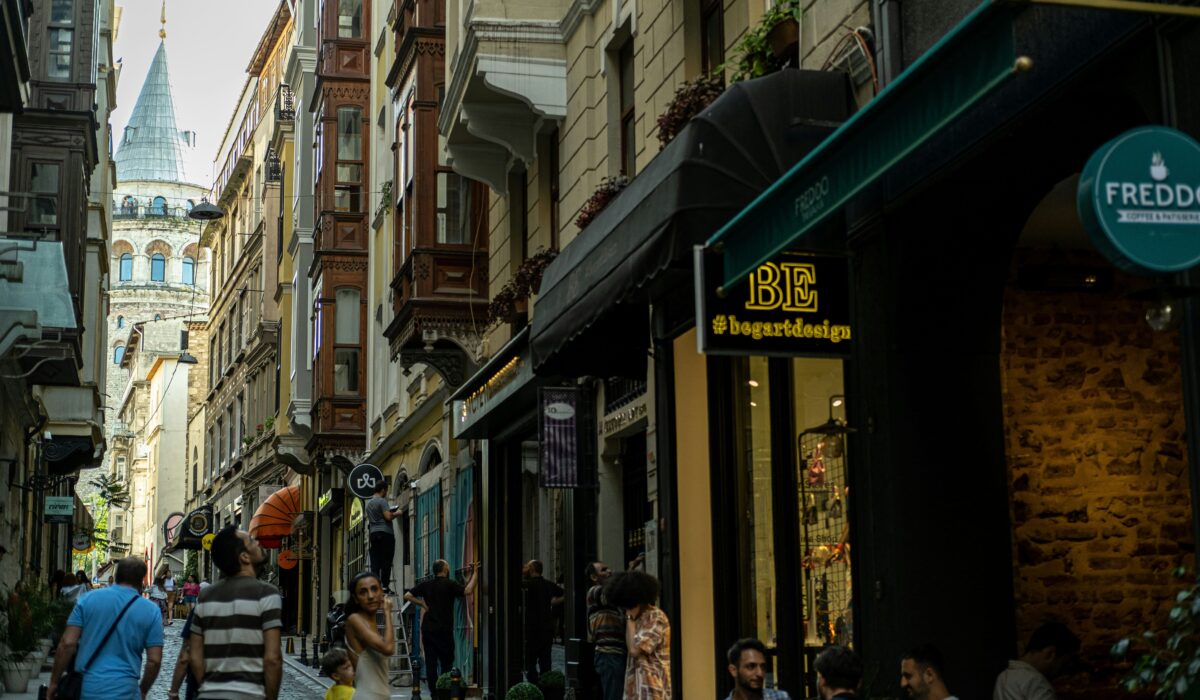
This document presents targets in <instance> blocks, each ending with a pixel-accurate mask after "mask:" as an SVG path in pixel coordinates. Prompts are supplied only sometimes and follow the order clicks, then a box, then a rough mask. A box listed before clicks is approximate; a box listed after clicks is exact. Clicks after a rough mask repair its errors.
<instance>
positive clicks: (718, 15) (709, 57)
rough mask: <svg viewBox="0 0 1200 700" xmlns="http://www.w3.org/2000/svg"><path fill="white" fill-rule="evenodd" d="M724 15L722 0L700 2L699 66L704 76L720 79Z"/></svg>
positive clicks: (723, 46)
mask: <svg viewBox="0 0 1200 700" xmlns="http://www.w3.org/2000/svg"><path fill="white" fill-rule="evenodd" d="M724 24H725V14H724V11H723V9H722V0H700V64H701V66H700V67H701V69H702V70H703V73H704V75H706V76H713V77H718V78H720V77H722V76H723V74H722V71H721V65H722V64H723V63H725V27H724Z"/></svg>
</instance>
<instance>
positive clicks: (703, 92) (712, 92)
mask: <svg viewBox="0 0 1200 700" xmlns="http://www.w3.org/2000/svg"><path fill="white" fill-rule="evenodd" d="M724 91H725V86H724V85H722V84H721V80H720V79H719V78H716V77H714V76H706V75H702V76H700V77H699V78H696V79H695V80H692V81H685V82H684V83H683V85H680V86H679V88H677V89H676V90H675V97H673V98H671V103H670V104H669V105H667V109H666V111H665V112H663V113H662V114H660V115H658V120H657V122H656V123H657V124H658V143H659V148H660V149H661V148H666V146H667V144H668V143H671V141H672V140H673V139H674V138H675V137H676V136H677V135H678V134H679V132H680V131H683V127H684V126H685V125H687V123H688V121H689V120H690V119H691V118H692V117H694V116H696V115H697V114H699V113H700V112H702V111H704V108H705V107H707V106H709V105H710V104H712V103H713V100H715V99H717V98H718V97H720V96H721V93H722V92H724Z"/></svg>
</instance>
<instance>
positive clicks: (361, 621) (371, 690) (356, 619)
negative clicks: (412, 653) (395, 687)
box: [346, 571, 396, 700]
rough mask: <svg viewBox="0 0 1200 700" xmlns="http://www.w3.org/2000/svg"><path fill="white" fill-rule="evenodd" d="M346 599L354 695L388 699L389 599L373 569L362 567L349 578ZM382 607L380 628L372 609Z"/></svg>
mask: <svg viewBox="0 0 1200 700" xmlns="http://www.w3.org/2000/svg"><path fill="white" fill-rule="evenodd" d="M350 593H351V598H350V603H349V604H348V605H347V606H346V612H347V613H348V615H347V617H346V646H348V647H349V648H350V652H351V656H352V657H354V658H355V659H356V662H355V664H354V678H356V679H357V681H356V682H355V688H354V696H355V697H356V698H359V700H388V699H389V698H391V697H392V689H391V685H390V684H389V683H388V658H389V657H391V655H392V654H394V653H396V634H395V630H394V629H393V623H392V601H391V599H389V598H388V597H387V596H386V595H385V594H384V592H383V584H381V583H380V582H379V577H378V576H376V575H375V572H373V571H364V572H363V573H361V574H359V575H357V576H355V577H354V578H353V579H352V580H351V581H350ZM381 610H382V611H383V632H382V633H380V632H379V628H378V627H377V626H376V615H375V613H377V612H379V611H381Z"/></svg>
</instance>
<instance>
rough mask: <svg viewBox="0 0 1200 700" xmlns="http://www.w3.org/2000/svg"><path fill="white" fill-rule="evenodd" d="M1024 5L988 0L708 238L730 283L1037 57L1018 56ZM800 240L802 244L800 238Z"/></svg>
mask: <svg viewBox="0 0 1200 700" xmlns="http://www.w3.org/2000/svg"><path fill="white" fill-rule="evenodd" d="M1018 12H1020V8H1019V7H1016V6H1014V5H1013V4H1009V3H1005V2H1002V1H1001V0H985V2H984V4H983V5H981V6H980V7H978V8H977V9H976V10H975V11H973V12H972V13H971V14H969V15H967V17H966V18H965V19H963V21H962V22H960V23H959V24H958V26H957V27H955V28H954V29H953V30H952V31H951V32H950V33H948V34H946V36H944V37H942V39H941V40H940V41H939V42H938V43H937V44H935V45H934V46H933V47H932V48H930V49H929V50H928V51H927V52H925V54H924V55H923V56H922V57H921V58H920V59H918V60H917V61H916V62H914V63H913V64H912V65H911V66H909V67H908V69H907V70H905V71H904V72H903V73H902V74H900V76H899V77H897V78H896V80H894V81H893V82H892V83H891V84H890V85H888V86H887V88H885V89H884V90H883V91H882V92H880V93H879V95H877V96H876V97H875V99H874V100H872V101H871V102H870V103H869V104H868V105H867V106H866V107H865V108H863V109H862V110H861V111H859V112H858V113H857V114H855V115H854V117H853V118H851V119H850V120H849V121H847V122H846V123H845V124H843V125H842V126H841V128H839V129H838V130H837V131H835V132H834V133H833V134H831V135H830V136H829V138H827V139H825V141H824V142H823V143H822V144H821V145H820V146H818V147H817V148H816V149H815V150H813V151H812V152H811V153H809V155H808V156H807V157H806V158H804V159H803V160H802V161H800V162H799V163H797V164H796V166H795V167H793V168H792V169H791V170H789V171H788V172H787V173H785V174H784V175H783V177H781V178H780V179H779V180H778V181H777V182H776V183H775V184H774V185H772V186H771V187H770V188H768V189H767V190H766V191H765V192H763V193H762V194H761V195H759V196H758V198H756V199H755V200H754V201H753V202H751V203H750V204H749V206H747V207H746V208H745V209H743V210H742V211H741V212H740V213H739V214H738V215H737V216H735V217H734V218H733V219H731V220H730V221H729V223H727V224H726V225H725V226H724V227H723V228H722V229H721V230H720V231H717V233H716V234H714V235H713V236H712V238H710V239H709V240H708V242H707V244H706V245H707V247H709V248H712V249H714V251H715V252H719V253H721V257H722V260H721V263H722V275H721V284H722V286H724V287H731V286H733V285H735V284H737V283H739V282H741V281H743V280H745V279H746V278H747V276H748V275H749V274H750V273H751V272H752V271H753V270H754V269H755V268H757V267H758V266H759V265H761V264H763V263H764V262H766V261H768V260H770V259H771V258H774V257H775V256H776V255H777V254H779V253H780V252H782V251H784V250H785V249H789V248H793V247H803V246H802V239H803V237H804V235H805V234H806V233H808V232H810V231H812V230H813V229H815V228H816V227H817V226H819V225H820V224H821V222H823V221H825V220H826V219H827V218H829V216H830V215H832V214H833V213H835V212H837V211H839V210H840V209H841V207H842V206H843V205H845V204H846V203H847V202H848V201H849V200H850V199H851V198H852V197H854V196H855V195H856V194H858V193H859V192H861V191H862V190H863V189H864V188H866V187H868V186H869V185H871V183H873V182H875V181H876V180H878V179H879V178H880V177H881V176H882V175H884V174H885V173H887V171H888V170H889V169H890V168H892V167H893V166H895V165H896V164H897V163H899V162H900V161H901V160H903V159H904V158H905V157H906V156H908V155H909V154H911V153H912V152H913V151H915V150H916V149H917V148H919V147H920V146H921V145H922V144H924V143H925V142H926V141H928V140H929V139H930V137H932V136H934V135H935V134H937V133H938V132H939V131H940V130H942V129H944V128H945V127H946V126H947V125H949V124H950V123H952V122H953V121H954V120H955V119H956V118H958V116H959V115H961V114H962V113H963V112H965V111H967V110H968V109H969V108H970V107H971V106H972V105H974V104H976V103H977V102H979V101H980V100H981V99H983V98H984V97H985V96H987V95H988V94H989V93H990V92H992V91H993V90H995V89H996V88H997V87H998V86H999V85H1000V84H1001V83H1003V82H1004V81H1006V80H1007V79H1008V78H1009V77H1011V76H1012V75H1014V74H1015V73H1017V72H1019V71H1020V70H1022V69H1024V68H1027V67H1028V66H1029V63H1028V61H1025V60H1020V61H1019V60H1018V59H1017V57H1016V48H1015V40H1014V37H1013V18H1014V17H1015V16H1016V15H1017V13H1018ZM797 244H801V245H799V246H798V245H797Z"/></svg>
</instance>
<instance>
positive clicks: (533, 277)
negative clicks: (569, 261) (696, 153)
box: [488, 249, 558, 323]
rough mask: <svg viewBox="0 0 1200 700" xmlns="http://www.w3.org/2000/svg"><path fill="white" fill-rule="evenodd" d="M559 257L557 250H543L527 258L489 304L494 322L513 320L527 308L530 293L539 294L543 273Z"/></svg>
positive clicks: (490, 314) (489, 314)
mask: <svg viewBox="0 0 1200 700" xmlns="http://www.w3.org/2000/svg"><path fill="white" fill-rule="evenodd" d="M556 257H558V251H557V250H553V249H551V250H541V251H538V252H537V253H535V254H533V255H531V256H529V257H528V258H525V260H524V261H523V262H522V263H521V264H520V265H519V266H518V267H517V269H516V270H515V271H514V272H513V276H512V279H510V280H509V281H508V282H507V283H506V284H505V285H504V286H503V287H501V288H500V291H498V292H496V296H494V297H492V301H491V303H490V304H488V318H489V319H491V320H492V322H493V323H496V322H499V321H508V322H512V321H515V320H517V318H518V317H519V316H520V315H521V314H522V313H524V312H525V311H526V310H527V308H526V307H527V306H528V304H527V301H528V299H529V295H530V294H537V293H538V290H539V289H540V288H541V286H542V275H543V274H544V273H545V272H546V267H547V266H548V265H549V264H550V263H551V262H552V261H553V260H554V258H556Z"/></svg>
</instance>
